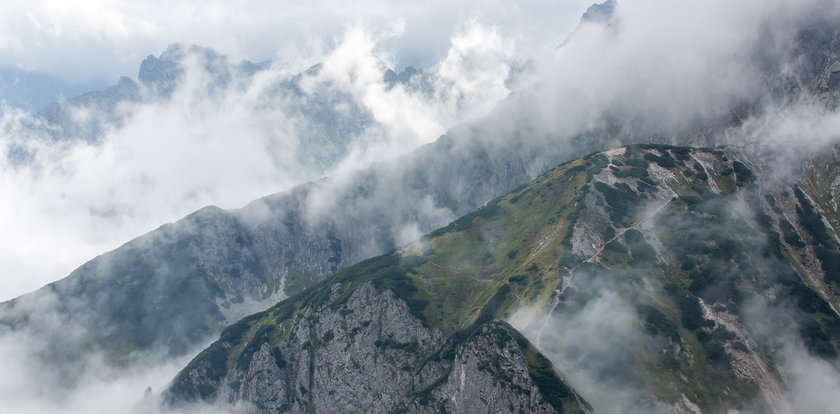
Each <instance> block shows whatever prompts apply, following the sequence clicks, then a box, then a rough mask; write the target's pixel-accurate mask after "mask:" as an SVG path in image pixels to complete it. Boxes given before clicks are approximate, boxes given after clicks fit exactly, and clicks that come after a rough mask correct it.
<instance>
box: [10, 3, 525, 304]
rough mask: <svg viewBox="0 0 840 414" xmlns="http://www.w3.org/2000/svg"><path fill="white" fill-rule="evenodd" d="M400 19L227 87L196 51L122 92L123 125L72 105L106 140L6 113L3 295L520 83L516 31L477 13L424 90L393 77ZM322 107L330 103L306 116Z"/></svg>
mask: <svg viewBox="0 0 840 414" xmlns="http://www.w3.org/2000/svg"><path fill="white" fill-rule="evenodd" d="M403 29H404V27H403V25H402V24H400V23H399V22H397V24H396V25H389V26H386V27H381V28H375V27H369V26H366V25H365V24H363V23H360V22H357V23H353V24H351V25H350V26H348V28H347V31H346V32H345V33H344V34H343V35H342V36H341V37H340V38H337V39H336V44H335V47H334V48H332V49H330V50H327V51H326V52H325V53H324V54H323V55H321V56H315V57H308V56H307V57H305V58H304V57H299V58H300V59H305V60H308V61H314V62H316V63H319V64H320V65H321V66H319V67H318V68H319V70H317V71H309V72H306V74H304V75H303V76H302V77H300V76H301V75H299V72H295V71H291V70H290V69H288V67H286V66H283V65H280V64H278V65H275V66H271V67H269V68H267V69H265V70H262V71H259V72H258V73H256V74H254V75H253V76H245V75H236V72H234V77H233V79H232V81H231V82H230V83H229V84H227V85H222V86H221V87H219V85H218V84H217V80H216V79H214V76H218V75H217V74H213V73H208V71H207V69H206V64H205V62H204V61H202V56H201V55H199V54H189V53H188V55H187V57H186V58H185V59H184V64H185V73H184V76H183V78H182V81H181V82H180V84H179V86H178V88H177V89H175V90H174V92H173V93H172V95H171V96H169V97H157V96H154V95H152V93H151V91H148V90H145V91H143V93H145V94H146V95H151V97H150V98H146V99H143V100H141V101H140V102H132V101H125V102H122V103H120V105H119V107H118V108H117V109H116V110H115V113H116V116H117V119H116V120H114V119H108V118H105V117H104V115H100V114H98V113H96V112H94V111H93V110H90V109H88V108H87V107H85V106H73V104H72V102H68V103H66V104H64V105H65V107H66V109H67V111H68V112H69V113H70V114H71V116H73V117H75V118H76V119H78V122H79V124H82V125H87V124H90V123H92V124H95V125H104V128H101V129H102V133H101V136H98V137H95V139H90V138H89V137H80V138H78V139H70V138H72V137H64V138H62V139H61V140H59V141H56V139H55V138H53V137H52V136H51V134H50V132H51V128H52V127H51V126H49V125H44V122H43V121H42V120H40V119H38V118H34V117H32V116H30V115H28V114H25V113H23V112H21V111H17V110H12V109H9V110H8V111H7V112H6V113H5V114H4V116H3V118H2V119H0V127H2V129H0V130H2V134H1V135H0V152H3V153H6V154H9V156H8V157H3V159H2V160H0V188H2V189H3V193H4V199H3V201H2V202H0V223H2V227H3V229H4V233H5V234H6V235H7V237H6V238H4V239H3V241H0V252H2V253H0V259H2V260H0V263H2V264H0V273H2V274H3V275H4V277H3V278H2V281H0V283H2V286H0V299H10V298H12V297H15V296H18V295H20V294H22V293H25V292H26V291H30V290H33V289H35V288H37V287H40V286H41V285H43V284H45V283H47V282H50V281H53V280H55V279H58V278H60V277H63V276H64V275H66V274H68V273H69V272H70V271H71V270H72V269H73V268H75V267H77V266H79V265H80V264H82V262H83V261H84V260H86V259H89V258H91V257H94V256H95V255H97V254H100V253H102V252H104V251H108V250H111V249H114V248H116V247H117V246H119V245H120V244H122V243H124V242H126V241H128V240H129V239H130V238H132V237H134V236H137V235H139V234H142V233H145V232H147V231H150V230H152V229H154V228H155V227H157V226H159V225H160V224H162V223H166V222H170V221H174V220H176V219H178V218H181V217H182V216H184V215H186V214H187V213H189V212H192V211H194V210H197V209H198V208H201V207H203V206H206V205H216V206H220V207H223V208H234V207H240V206H242V205H244V204H245V203H247V202H249V201H251V200H253V199H256V198H258V197H260V196H264V195H267V194H271V193H276V192H280V191H283V190H286V189H289V188H291V187H293V186H295V185H297V184H300V183H303V182H307V181H312V180H316V179H318V178H320V177H322V176H323V175H331V176H340V175H342V174H345V173H348V172H352V171H355V170H358V169H362V168H366V167H367V166H368V165H370V163H372V162H374V161H376V160H382V159H389V158H393V157H395V156H397V155H400V154H405V153H407V152H410V151H411V150H412V149H414V148H416V147H418V146H420V145H422V144H425V143H427V142H430V141H432V140H434V139H436V138H437V137H438V136H440V135H441V134H443V133H444V132H445V131H446V129H447V128H448V127H449V126H450V125H452V124H454V123H455V122H459V121H460V120H462V119H469V118H474V117H477V116H479V115H481V114H483V113H485V112H486V111H488V110H489V109H490V108H491V107H492V106H493V105H494V104H495V102H497V101H499V100H501V99H503V98H504V97H505V96H507V94H508V93H509V89H508V88H509V87H512V86H511V85H510V84H509V83H508V82H509V81H510V80H511V79H512V78H511V76H512V74H511V67H512V65H514V64H515V63H516V61H517V59H519V57H518V56H517V55H516V54H515V49H514V45H515V42H514V41H513V40H511V39H505V38H503V37H501V35H500V34H499V33H498V31H497V30H496V29H494V28H493V27H487V26H484V25H482V24H481V23H479V22H478V21H476V20H474V19H471V20H468V21H465V22H464V23H463V25H462V26H460V27H459V29H458V31H457V32H456V33H454V34H453V38H452V41H451V47H450V49H449V51H448V52H447V54H446V55H445V56H443V57H442V59H441V60H440V61H439V62H437V63H436V64H435V65H434V66H432V67H430V68H427V69H426V70H425V71H424V72H423V73H422V77H423V78H422V79H420V76H415V77H414V81H415V83H417V82H420V81H422V82H423V84H422V85H412V84H411V83H406V84H396V85H392V84H388V83H387V82H386V81H385V80H384V74H385V72H386V71H387V70H388V68H392V67H394V66H393V62H389V61H388V60H387V59H388V55H389V51H388V50H386V49H383V48H382V46H381V45H382V44H383V43H384V42H387V41H388V40H390V39H393V38H394V37H398V36H400V35H401V33H402V30H403ZM291 66H292V67H294V68H297V67H298V66H303V65H291ZM288 82H297V83H295V85H296V87H295V88H289V87H288V86H286V85H288ZM296 88H297V89H296ZM313 105H315V109H318V108H321V107H324V106H325V105H326V108H328V109H327V110H328V111H331V112H326V113H317V112H316V113H311V112H307V111H312V109H313V108H312V107H313ZM330 105H332V106H330ZM332 116H336V117H339V119H337V120H335V121H332V120H330V119H327V118H325V117H332ZM97 117H99V118H97ZM336 123H337V125H335V124H336ZM325 128H331V129H326V130H325ZM85 138H87V139H85ZM15 155H17V156H15ZM186 166H188V167H187V168H185V167H186Z"/></svg>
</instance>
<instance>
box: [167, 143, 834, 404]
mask: <svg viewBox="0 0 840 414" xmlns="http://www.w3.org/2000/svg"><path fill="white" fill-rule="evenodd" d="M701 152H702V153H703V154H705V156H706V157H707V158H709V157H710V158H711V159H712V161H711V164H712V165H711V167H713V168H712V170H708V171H706V170H704V169H702V168H699V165H698V164H697V163H696V162H694V160H693V158H692V157H691V155H692V154H695V153H701ZM695 153H689V150H687V149H679V148H673V147H664V146H633V147H630V149H628V151H627V152H626V154H624V155H623V156H617V157H614V158H613V160H614V161H613V162H612V163H611V164H610V162H609V159H607V157H605V156H604V155H597V154H596V155H592V156H589V157H585V158H582V159H579V160H576V161H572V162H569V163H566V164H563V165H561V166H559V167H557V168H556V169H553V170H551V171H549V172H548V173H546V174H544V175H543V176H541V177H539V178H538V179H537V180H535V181H534V182H533V183H532V184H530V185H528V186H526V187H524V188H521V189H519V190H517V191H514V192H512V193H510V194H508V195H505V196H503V197H501V198H499V199H497V200H494V201H492V202H490V203H488V205H486V206H485V207H483V208H481V209H480V210H478V211H476V212H474V213H471V214H469V215H467V216H464V217H462V218H461V219H459V220H457V221H455V222H453V223H452V224H450V225H449V226H447V227H445V228H442V229H439V230H437V231H435V232H433V233H431V234H430V235H429V236H428V237H427V238H425V239H424V240H422V241H420V242H418V243H415V244H413V245H410V246H408V247H406V248H404V249H402V250H400V251H397V252H394V253H392V254H389V255H384V256H381V257H377V258H373V259H370V260H367V261H364V262H362V263H359V264H357V265H354V266H351V267H349V268H347V269H345V270H343V271H341V272H339V273H338V274H336V275H335V276H334V277H332V278H331V279H329V280H327V281H325V282H323V283H320V284H318V285H316V286H314V287H313V288H310V289H307V290H306V291H304V292H302V293H300V294H298V295H296V296H294V297H292V298H290V299H288V300H286V301H284V302H281V303H280V304H278V305H277V306H275V307H273V308H271V309H269V310H268V311H266V312H263V313H259V314H256V315H253V316H251V317H248V318H246V319H245V320H243V321H241V322H239V323H237V324H235V325H233V326H231V327H230V328H228V329H227V330H225V332H224V333H223V334H222V339H221V340H220V341H219V342H218V343H217V344H215V345H214V346H213V347H211V348H210V349H208V350H207V351H205V352H204V353H202V354H201V355H200V356H199V357H198V358H197V360H196V361H193V362H192V363H191V366H193V367H194V366H195V364H197V361H200V360H202V359H205V360H207V359H213V360H214V361H215V363H214V366H216V367H217V371H218V372H219V374H220V375H222V374H223V373H224V372H226V370H227V369H228V368H229V367H231V366H232V365H233V364H237V363H241V361H242V359H243V358H248V357H249V356H248V353H249V352H250V350H251V349H256V347H257V346H258V344H260V343H262V342H264V341H265V340H267V341H269V342H271V343H273V344H277V343H279V342H280V341H282V340H283V339H284V337H283V333H282V332H288V330H287V329H284V328H285V327H287V326H288V324H291V323H292V321H294V320H295V318H296V317H297V316H298V315H300V314H301V313H302V312H303V311H304V310H305V309H310V310H313V309H314V310H317V309H318V308H319V307H321V306H333V307H335V306H338V305H339V304H340V303H342V301H343V300H345V299H346V298H347V297H348V296H349V295H350V293H352V291H353V290H354V289H355V288H356V287H358V286H360V285H361V284H363V283H367V282H369V281H370V282H373V283H374V285H375V286H376V287H377V288H379V289H390V290H392V291H393V292H394V293H396V294H397V295H398V296H400V297H402V298H404V299H405V300H406V301H407V302H408V304H409V306H410V308H411V309H412V312H413V313H414V314H415V315H417V316H418V317H420V318H421V319H422V320H424V321H425V323H427V324H428V325H429V326H430V327H433V328H436V329H440V330H441V331H443V332H444V333H446V334H448V335H453V338H455V340H457V338H459V337H460V338H465V337H467V336H469V334H470V333H471V331H472V330H474V328H475V327H476V326H478V325H479V324H480V323H483V322H485V321H488V320H491V319H494V318H504V317H506V316H509V315H510V314H511V313H512V312H513V311H514V310H516V309H519V308H522V307H527V306H529V305H534V306H545V304H546V303H547V302H549V301H550V300H551V298H552V294H553V292H554V291H555V289H557V288H558V287H559V285H560V283H561V280H562V279H563V277H564V276H566V275H567V274H568V272H569V269H571V268H575V269H577V270H576V273H575V277H576V278H577V279H576V283H575V286H576V287H575V288H574V289H570V290H569V291H567V292H566V293H564V297H563V298H562V299H563V306H562V307H560V308H559V309H558V314H560V315H564V314H569V315H571V314H574V312H575V311H576V310H579V309H581V308H582V307H584V306H585V305H586V304H587V303H588V301H590V300H591V299H592V298H594V297H596V296H597V294H598V291H597V290H598V288H597V286H601V285H602V284H603V282H604V281H606V282H607V283H608V284H609V286H610V289H612V290H614V291H616V292H619V294H620V295H621V296H622V297H624V298H626V299H627V300H628V301H629V302H630V303H632V304H633V306H634V307H635V310H636V313H637V316H638V319H639V320H640V323H641V324H642V328H643V329H644V330H645V332H646V333H647V335H646V336H645V340H643V341H639V342H634V343H625V344H619V345H620V346H619V349H620V352H619V353H623V354H626V355H624V359H623V361H625V362H624V363H625V365H626V366H625V367H624V368H627V369H626V370H624V371H623V375H624V377H621V378H618V380H620V381H623V382H626V383H631V384H635V386H636V387H637V388H638V390H640V391H643V392H644V393H646V394H648V395H651V396H652V397H653V398H654V399H655V400H659V401H664V402H667V403H674V402H676V401H677V400H678V399H679V398H680V397H681V396H682V395H687V396H688V397H689V398H690V399H691V400H692V401H694V402H695V403H697V404H699V405H700V406H701V407H704V408H708V407H715V406H718V405H719V404H725V405H727V406H730V407H739V406H742V405H743V403H744V402H746V401H749V400H752V399H754V398H755V397H756V394H757V392H758V391H757V388H756V387H755V385H753V384H751V383H750V382H748V381H745V380H743V379H742V378H739V377H738V376H737V375H735V374H734V372H733V369H732V367H731V361H730V360H729V357H728V356H727V353H726V352H725V350H724V347H725V346H726V347H728V346H736V347H737V346H745V345H744V344H741V345H739V344H738V341H737V340H736V339H737V338H736V339H733V335H732V333H731V332H729V331H727V330H726V329H723V328H722V327H715V326H714V325H713V324H711V323H710V322H709V321H706V320H705V319H704V318H703V316H702V313H701V310H700V306H699V304H698V303H699V302H698V298H703V299H704V300H705V301H707V302H708V303H722V304H724V305H728V308H727V310H728V311H729V312H732V313H734V314H736V315H738V313H739V306H740V304H741V301H742V300H743V296H744V293H745V292H751V291H755V290H756V289H761V288H764V287H766V286H763V285H762V283H761V282H760V281H759V282H756V281H755V278H754V277H752V278H751V275H752V273H750V269H751V267H750V266H751V265H752V264H753V262H754V260H756V259H758V258H759V257H761V258H767V257H771V258H773V257H775V259H774V260H776V259H779V256H780V255H779V254H778V251H777V249H776V250H775V251H774V249H773V244H772V243H769V244H768V243H766V242H765V241H766V239H769V238H772V234H770V233H768V232H766V231H764V230H763V229H761V226H760V225H758V224H757V222H756V221H755V218H750V217H747V218H744V217H732V216H731V215H730V214H729V213H727V210H726V209H725V208H724V207H721V205H723V204H725V203H727V202H731V201H733V200H735V199H739V200H743V199H744V198H747V199H748V200H747V201H748V202H749V201H752V200H749V197H751V196H750V194H752V193H751V192H750V191H749V190H745V189H749V188H750V187H751V182H752V172H751V171H749V170H748V169H747V168H746V166H744V165H743V164H740V163H738V162H737V161H734V162H733V160H728V159H726V157H725V156H724V154H723V153H721V152H719V151H712V150H703V151H698V150H695ZM616 161H617V162H616ZM649 164H656V166H657V167H662V168H664V169H668V170H672V171H675V172H677V174H676V175H675V177H676V178H674V180H675V182H674V183H672V185H671V187H672V189H674V190H675V191H676V194H675V197H674V199H673V200H671V202H670V203H669V205H668V206H667V208H666V209H664V210H663V211H662V214H659V215H657V217H656V219H655V220H653V221H652V225H653V226H655V227H658V228H660V232H659V233H660V234H659V236H660V238H661V240H659V242H660V243H662V244H663V245H665V246H667V248H666V250H668V251H670V253H669V256H670V257H657V252H656V250H655V249H654V248H653V247H652V246H651V244H650V243H649V240H647V239H646V237H645V235H644V234H642V232H638V231H635V230H629V231H627V232H626V233H623V235H618V236H617V237H616V234H617V233H616V232H617V231H622V230H623V229H624V228H626V227H630V226H634V225H635V224H638V220H639V217H640V216H641V214H642V207H646V206H649V205H650V204H651V203H656V199H655V197H652V196H651V195H650V194H645V193H646V192H647V193H651V192H652V191H654V190H652V189H651V188H649V187H646V186H645V184H644V183H647V184H654V181H653V180H652V179H651V177H650V176H649V174H648V173H647V171H648V170H650V169H649V168H647V166H648V165H649ZM604 169H609V171H610V172H609V173H610V174H611V175H612V176H614V177H619V178H622V179H624V180H630V181H629V182H633V183H635V184H634V186H636V187H637V188H638V189H639V191H636V190H632V191H631V190H629V189H630V187H626V186H622V185H620V184H616V185H606V184H600V185H590V183H591V182H592V180H593V177H595V176H596V175H598V174H599V173H602V171H604ZM707 173H708V175H711V177H710V180H706V178H707V177H708V175H707ZM710 181H711V182H714V183H715V184H716V186H717V187H718V188H720V190H721V193H720V194H715V193H713V192H712V191H711V189H710V186H709V182H710ZM625 187H626V188H625ZM590 192H593V193H595V196H593V197H592V198H591V199H594V200H596V203H597V204H598V205H599V206H600V207H602V208H603V209H604V211H606V212H607V213H608V215H609V220H608V222H606V223H600V224H599V225H598V226H595V227H599V228H601V229H602V230H603V231H604V234H603V237H602V239H603V240H608V239H610V238H612V237H616V240H615V241H614V242H613V243H610V245H608V246H607V247H606V248H605V249H604V250H603V252H602V253H601V254H600V255H599V257H598V258H597V260H594V261H593V263H582V262H583V260H584V259H585V258H582V257H579V256H577V255H574V254H572V250H571V245H572V243H571V235H572V229H573V226H574V224H575V222H577V221H578V220H592V221H593V222H594V221H597V220H596V219H597V217H595V215H593V214H591V210H592V209H593V208H594V207H593V206H592V205H585V201H586V200H587V194H588V193H590ZM590 195H591V194H590ZM660 199H661V197H660ZM667 199H668V198H665V200H667ZM590 201H591V200H590ZM585 206H586V208H584V207H585ZM721 223H723V225H722V226H721V225H720V224H721ZM715 225H718V227H719V228H720V229H724V230H721V231H718V232H716V233H714V234H711V235H710V234H706V233H701V232H700V229H703V228H707V227H709V226H715ZM756 239H759V240H758V241H756ZM698 240H701V242H699V243H698V242H697V241H698ZM768 245H769V246H770V247H767V246H768ZM779 260H780V259H779ZM669 263H670V264H669ZM778 263H782V262H781V261H779V262H778ZM780 268H781V269H782V270H781V271H780V272H779V274H778V275H775V274H774V275H773V280H776V279H778V280H781V281H782V283H783V285H784V286H787V288H789V289H790V290H792V291H794V293H795V295H794V298H795V300H796V301H797V303H811V304H813V305H814V306H811V307H810V308H814V309H817V310H816V311H812V312H809V314H810V315H811V316H812V317H813V318H814V320H820V321H822V320H828V322H826V323H822V322H820V323H819V324H817V326H816V328H815V329H817V330H818V331H819V332H818V334H817V335H816V336H817V337H819V338H818V339H819V340H822V343H820V344H819V346H822V347H824V348H825V347H827V348H826V349H828V348H831V349H834V348H835V347H836V345H837V341H836V338H833V336H832V335H831V334H827V333H826V332H827V331H830V329H829V328H827V326H829V325H832V324H835V323H836V318H835V317H834V315H828V314H826V310H825V307H824V306H823V303H822V302H821V299H819V297H815V295H813V292H812V291H810V289H809V288H807V287H806V286H804V285H802V283H801V282H798V278H797V277H796V275H795V274H794V273H793V272H792V270H790V269H789V266H781V267H780ZM334 284H340V286H341V288H340V290H339V292H340V294H339V296H338V298H337V299H335V300H330V292H331V290H330V289H331V286H333V285H334ZM796 291H798V293H796ZM800 307H801V308H807V307H808V305H807V304H806V305H803V306H800ZM826 337H828V338H829V339H828V340H826ZM607 340H609V339H607ZM663 343H665V344H668V346H664V347H663V345H662V344H663ZM220 344H224V346H222V345H220ZM545 346H546V347H548V348H550V347H551V344H550V343H549V344H546V345H545ZM756 352H758V353H759V354H760V355H761V357H762V358H765V359H766V356H765V354H764V353H763V352H764V351H762V350H761V349H757V350H756ZM829 353H830V352H829ZM189 369H190V367H189V366H188V367H187V369H186V370H185V372H186V371H189ZM178 384H179V382H178V381H176V388H177V385H178ZM202 394H204V393H202ZM596 408H597V404H596Z"/></svg>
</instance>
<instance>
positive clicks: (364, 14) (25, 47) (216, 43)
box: [0, 0, 592, 84]
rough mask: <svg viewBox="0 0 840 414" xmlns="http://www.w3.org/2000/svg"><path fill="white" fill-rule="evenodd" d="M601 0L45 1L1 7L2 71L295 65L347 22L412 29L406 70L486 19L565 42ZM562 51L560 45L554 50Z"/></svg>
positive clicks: (401, 55) (103, 73)
mask: <svg viewBox="0 0 840 414" xmlns="http://www.w3.org/2000/svg"><path fill="white" fill-rule="evenodd" d="M591 3H592V2H589V1H585V0H562V1H543V0H540V1H529V2H524V1H523V2H519V1H515V2H508V1H478V0H465V1H454V2H453V1H441V0H431V1H427V2H423V3H422V4H420V3H405V2H399V3H397V4H394V3H393V2H385V1H380V0H362V1H358V2H354V3H353V4H352V5H349V4H348V3H346V2H341V1H336V0H314V1H309V2H305V3H300V2H291V1H268V0H247V1H243V2H236V3H231V2H226V1H218V0H211V1H202V2H198V1H159V0H152V1H147V2H136V1H125V0H116V1H98V0H84V1H78V2H73V3H66V2H59V1H49V0H38V1H31V2H4V3H3V4H2V5H0V68H1V67H5V68H16V69H19V70H24V71H38V72H41V73H45V74H48V75H52V76H55V77H57V78H59V79H61V80H63V81H65V82H68V83H70V84H78V83H83V82H88V83H89V82H102V83H113V82H115V81H116V80H117V78H118V77H119V76H120V75H132V76H134V75H136V70H137V64H138V62H140V61H141V60H142V59H143V58H145V57H146V56H147V55H149V54H152V55H155V56H156V55H157V54H158V53H160V51H162V50H164V49H165V48H166V47H167V46H168V45H169V44H171V43H173V42H184V43H187V44H199V45H203V46H207V47H212V48H213V49H215V50H217V51H218V52H219V53H222V54H224V55H227V56H229V57H230V58H231V59H233V60H237V61H238V60H242V59H250V60H253V61H261V60H266V59H273V60H278V61H286V60H295V59H298V58H300V57H301V56H311V55H317V54H318V53H319V51H320V50H321V49H324V48H329V47H330V45H331V44H334V43H335V42H336V41H337V39H338V38H340V36H341V34H342V33H343V32H344V31H345V30H346V27H347V25H348V24H352V23H353V22H355V21H363V22H365V24H367V25H369V26H371V27H383V26H387V25H394V24H395V23H396V22H398V25H399V26H402V27H403V28H404V29H403V31H402V33H401V35H400V36H399V37H395V38H393V39H391V40H390V41H389V43H388V44H385V45H384V46H385V47H386V48H388V49H390V50H393V54H394V58H395V62H396V66H397V69H402V68H403V67H405V66H415V67H427V66H430V65H432V64H434V63H435V62H436V61H437V60H439V59H440V58H442V57H443V56H444V55H445V54H446V53H447V49H448V48H449V38H450V36H451V34H452V33H453V32H454V31H455V30H456V29H457V27H458V25H459V24H461V22H463V21H465V20H467V19H470V18H478V19H480V20H481V21H482V22H483V23H484V24H487V25H494V26H498V27H499V30H500V31H501V32H502V35H504V36H505V37H511V38H516V39H517V42H518V43H519V45H520V48H521V50H526V49H540V48H543V47H545V46H546V45H548V44H551V43H552V42H554V41H556V40H557V39H559V38H561V37H562V36H563V35H564V34H565V33H566V32H568V31H569V29H570V28H571V27H572V26H573V25H574V24H575V23H576V22H577V20H578V18H579V17H580V15H581V13H582V12H583V10H585V9H586V8H587V7H588V6H589V5H590V4H591ZM555 43H556V42H555Z"/></svg>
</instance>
